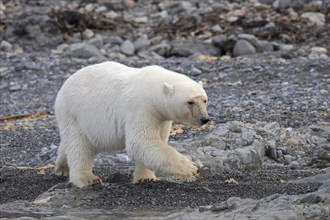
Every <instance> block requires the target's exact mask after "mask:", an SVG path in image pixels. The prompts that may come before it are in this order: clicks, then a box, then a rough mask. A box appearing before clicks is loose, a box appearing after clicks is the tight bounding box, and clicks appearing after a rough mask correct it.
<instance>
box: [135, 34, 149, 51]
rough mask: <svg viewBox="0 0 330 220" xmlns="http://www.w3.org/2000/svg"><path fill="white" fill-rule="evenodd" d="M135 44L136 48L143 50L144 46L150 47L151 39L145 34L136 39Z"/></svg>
mask: <svg viewBox="0 0 330 220" xmlns="http://www.w3.org/2000/svg"><path fill="white" fill-rule="evenodd" d="M133 44H134V48H135V50H141V49H143V48H146V47H148V46H149V45H150V41H149V39H148V36H147V35H143V36H141V37H139V38H138V39H136V40H135V41H134V43H133Z"/></svg>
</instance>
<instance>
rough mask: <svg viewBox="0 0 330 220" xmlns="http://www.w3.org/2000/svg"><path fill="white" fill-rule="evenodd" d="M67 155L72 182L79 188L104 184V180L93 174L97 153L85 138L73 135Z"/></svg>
mask: <svg viewBox="0 0 330 220" xmlns="http://www.w3.org/2000/svg"><path fill="white" fill-rule="evenodd" d="M65 153H66V156H67V161H68V165H69V169H70V182H72V183H73V184H74V185H75V186H77V187H83V186H86V185H94V184H102V180H101V179H100V178H99V177H97V176H95V175H94V174H93V160H94V157H95V153H94V151H93V148H92V146H91V144H90V143H89V141H88V140H87V138H86V137H85V136H83V135H80V134H75V135H72V136H71V137H70V144H69V145H68V146H67V148H66V151H65Z"/></svg>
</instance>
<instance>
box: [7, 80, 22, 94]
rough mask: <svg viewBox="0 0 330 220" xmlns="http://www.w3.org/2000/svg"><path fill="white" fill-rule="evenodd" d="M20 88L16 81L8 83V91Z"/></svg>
mask: <svg viewBox="0 0 330 220" xmlns="http://www.w3.org/2000/svg"><path fill="white" fill-rule="evenodd" d="M21 89H22V87H21V85H19V84H17V83H14V82H10V83H9V91H10V92H16V91H19V90H21Z"/></svg>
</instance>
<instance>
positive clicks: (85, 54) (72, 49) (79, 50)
mask: <svg viewBox="0 0 330 220" xmlns="http://www.w3.org/2000/svg"><path fill="white" fill-rule="evenodd" d="M67 53H68V55H70V56H73V57H78V58H91V57H101V56H102V55H101V53H100V51H99V50H98V49H97V48H96V47H95V46H93V45H90V44H87V43H75V44H71V45H70V46H69V50H68V52H67Z"/></svg>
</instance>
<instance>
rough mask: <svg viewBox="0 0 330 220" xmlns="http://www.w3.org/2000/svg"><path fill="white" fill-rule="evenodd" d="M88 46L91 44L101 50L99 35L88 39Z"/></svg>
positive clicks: (101, 44) (101, 43)
mask: <svg viewBox="0 0 330 220" xmlns="http://www.w3.org/2000/svg"><path fill="white" fill-rule="evenodd" d="M87 43H88V44H91V45H93V46H95V47H97V48H101V47H102V46H103V38H102V36H101V35H99V34H97V35H95V37H93V38H91V39H89V40H88V41H87Z"/></svg>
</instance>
